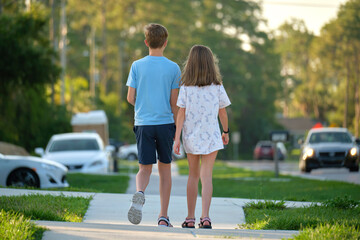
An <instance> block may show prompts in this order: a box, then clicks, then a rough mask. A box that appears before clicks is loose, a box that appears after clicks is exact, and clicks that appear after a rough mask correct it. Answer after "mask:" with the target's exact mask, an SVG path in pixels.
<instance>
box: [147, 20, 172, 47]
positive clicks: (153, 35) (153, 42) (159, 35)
mask: <svg viewBox="0 0 360 240" xmlns="http://www.w3.org/2000/svg"><path fill="white" fill-rule="evenodd" d="M167 37H168V31H167V30H166V28H165V27H164V26H162V25H160V24H156V23H150V24H148V25H146V26H145V39H146V41H147V43H148V44H149V47H150V48H153V49H156V48H161V47H162V46H163V45H164V43H165V41H166V39H167Z"/></svg>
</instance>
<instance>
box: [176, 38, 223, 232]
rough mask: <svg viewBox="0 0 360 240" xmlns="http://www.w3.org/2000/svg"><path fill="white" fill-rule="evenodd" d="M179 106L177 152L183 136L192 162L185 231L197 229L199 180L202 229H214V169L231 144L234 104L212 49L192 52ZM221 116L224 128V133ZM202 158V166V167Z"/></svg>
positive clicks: (182, 81)
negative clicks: (229, 109)
mask: <svg viewBox="0 0 360 240" xmlns="http://www.w3.org/2000/svg"><path fill="white" fill-rule="evenodd" d="M180 85H181V87H180V93H179V97H178V100H177V106H179V107H180V109H179V111H178V116H177V121H176V126H177V129H176V133H175V143H174V152H175V153H176V154H179V151H180V135H181V130H182V140H183V146H184V150H185V152H186V153H187V157H188V162H189V178H188V182H187V205H188V216H187V217H186V219H185V221H184V222H183V224H182V227H183V228H195V206H196V198H197V194H198V183H199V178H200V179H201V184H202V192H201V196H202V214H201V218H200V223H199V228H212V227H211V220H210V218H209V209H210V203H211V197H212V191H213V186H212V169H213V166H214V162H215V158H216V155H217V152H218V150H220V149H223V148H224V145H226V144H228V143H229V127H228V117H227V113H226V109H225V107H227V106H229V105H230V100H229V98H228V96H227V94H226V92H225V89H224V87H223V85H222V80H221V76H220V71H219V67H218V65H217V61H216V59H215V57H214V56H213V54H212V52H211V50H210V49H209V48H208V47H205V46H201V45H195V46H193V47H192V48H191V50H190V53H189V56H188V59H187V61H186V63H185V67H184V70H183V73H182V75H181V83H180ZM218 116H219V118H220V122H221V125H222V128H223V130H224V131H223V133H222V134H221V133H220V128H219V122H218ZM200 158H201V165H200Z"/></svg>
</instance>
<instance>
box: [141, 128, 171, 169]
mask: <svg viewBox="0 0 360 240" xmlns="http://www.w3.org/2000/svg"><path fill="white" fill-rule="evenodd" d="M134 132H135V136H136V144H137V149H138V158H139V163H140V164H144V165H148V164H154V163H156V152H157V153H158V157H159V161H160V162H162V163H171V160H172V149H173V144H174V137H175V124H174V123H171V124H164V125H146V126H135V127H134Z"/></svg>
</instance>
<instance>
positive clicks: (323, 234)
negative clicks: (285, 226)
mask: <svg viewBox="0 0 360 240" xmlns="http://www.w3.org/2000/svg"><path fill="white" fill-rule="evenodd" d="M291 239H292V240H314V239H317V240H339V239H341V240H343V239H360V231H359V228H357V229H356V227H354V226H347V225H345V224H337V223H336V224H320V225H319V226H317V227H316V228H315V229H313V228H306V229H304V231H302V232H300V234H299V235H297V236H295V237H294V238H291Z"/></svg>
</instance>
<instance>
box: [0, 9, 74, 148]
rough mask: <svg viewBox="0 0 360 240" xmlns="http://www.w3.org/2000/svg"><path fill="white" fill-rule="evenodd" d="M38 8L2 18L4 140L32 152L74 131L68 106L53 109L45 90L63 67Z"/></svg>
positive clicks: (0, 102)
mask: <svg viewBox="0 0 360 240" xmlns="http://www.w3.org/2000/svg"><path fill="white" fill-rule="evenodd" d="M46 23H47V19H46V17H45V13H44V12H43V11H42V10H41V9H39V8H35V6H34V9H32V10H31V11H30V12H27V13H23V12H17V13H16V14H2V15H0V54H1V56H2V57H1V58H0V115H1V116H2V117H1V118H0V136H1V140H2V141H8V142H11V143H14V144H19V145H21V146H23V147H25V148H26V149H27V150H28V151H32V150H33V148H34V147H37V146H45V144H46V142H47V141H48V140H49V138H50V136H51V135H52V134H53V133H56V132H62V131H69V130H70V122H69V116H68V114H67V112H66V111H65V109H64V108H62V107H57V106H51V104H50V103H49V101H48V97H47V95H46V86H48V85H49V83H51V79H56V78H57V77H58V74H59V67H58V66H57V65H55V64H54V62H53V61H52V58H53V57H54V56H55V53H54V52H53V50H52V48H51V47H50V45H49V41H48V38H47V34H46V31H45V27H46Z"/></svg>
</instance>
